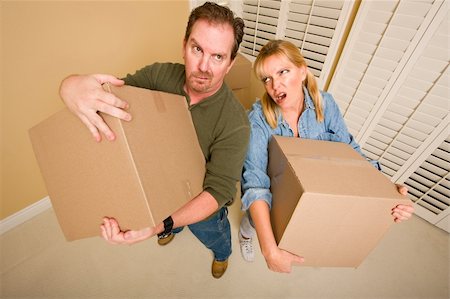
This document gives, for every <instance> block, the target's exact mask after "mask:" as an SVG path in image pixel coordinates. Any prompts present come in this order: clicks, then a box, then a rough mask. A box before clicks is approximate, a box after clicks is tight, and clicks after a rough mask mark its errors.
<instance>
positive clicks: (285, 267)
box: [264, 247, 304, 273]
mask: <svg viewBox="0 0 450 299" xmlns="http://www.w3.org/2000/svg"><path fill="white" fill-rule="evenodd" d="M264 258H265V259H266V263H267V267H268V268H269V269H270V270H271V271H274V272H280V273H291V268H292V265H300V264H301V263H303V262H304V258H303V257H301V256H298V255H295V254H292V253H290V252H287V251H285V250H282V249H280V248H278V247H275V248H274V249H273V250H271V251H270V252H269V253H267V254H265V255H264Z"/></svg>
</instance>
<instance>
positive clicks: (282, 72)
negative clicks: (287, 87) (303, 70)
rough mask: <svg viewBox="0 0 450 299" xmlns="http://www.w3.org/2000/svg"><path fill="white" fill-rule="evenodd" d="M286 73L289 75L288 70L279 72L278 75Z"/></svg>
mask: <svg viewBox="0 0 450 299" xmlns="http://www.w3.org/2000/svg"><path fill="white" fill-rule="evenodd" d="M286 73H289V70H282V71H281V72H280V74H282V75H283V74H286Z"/></svg>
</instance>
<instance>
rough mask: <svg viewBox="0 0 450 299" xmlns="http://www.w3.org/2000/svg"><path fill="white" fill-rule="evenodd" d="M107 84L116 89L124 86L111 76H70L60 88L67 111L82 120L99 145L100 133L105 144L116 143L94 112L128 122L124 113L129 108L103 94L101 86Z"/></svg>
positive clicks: (106, 126)
mask: <svg viewBox="0 0 450 299" xmlns="http://www.w3.org/2000/svg"><path fill="white" fill-rule="evenodd" d="M106 82H108V83H111V84H112V85H116V86H122V85H123V84H124V81H123V80H120V79H117V78H116V77H114V76H110V75H102V74H93V75H72V76H69V77H67V78H66V79H64V80H63V82H62V83H61V87H60V95H61V98H62V99H63V101H64V103H65V104H66V105H67V108H69V110H70V111H72V113H74V114H75V115H76V116H78V117H79V118H80V119H81V121H82V122H83V123H84V124H85V125H86V127H87V128H88V129H89V131H90V132H91V134H92V136H93V137H94V139H95V140H96V141H101V139H102V137H101V134H100V133H103V134H104V135H105V136H106V138H107V139H108V140H114V139H115V135H114V133H113V132H112V131H111V129H110V128H109V127H108V125H107V124H106V123H105V121H104V120H103V119H102V118H101V117H100V115H99V114H98V113H97V112H103V113H106V114H109V115H111V116H114V117H117V118H120V119H123V120H127V121H129V120H131V115H130V114H129V113H127V112H125V111H124V110H123V109H127V108H128V103H127V102H125V101H123V100H121V99H119V98H118V97H116V96H115V95H113V94H112V93H109V92H107V91H105V90H103V87H102V84H103V83H106Z"/></svg>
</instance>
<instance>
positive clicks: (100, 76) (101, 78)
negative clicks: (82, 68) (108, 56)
mask: <svg viewBox="0 0 450 299" xmlns="http://www.w3.org/2000/svg"><path fill="white" fill-rule="evenodd" d="M92 76H93V77H94V78H95V79H96V80H97V81H98V82H99V83H100V84H103V83H106V82H108V83H111V84H113V85H116V86H122V85H124V84H125V82H124V81H123V80H121V79H118V78H116V77H114V76H112V75H108V74H93V75H92Z"/></svg>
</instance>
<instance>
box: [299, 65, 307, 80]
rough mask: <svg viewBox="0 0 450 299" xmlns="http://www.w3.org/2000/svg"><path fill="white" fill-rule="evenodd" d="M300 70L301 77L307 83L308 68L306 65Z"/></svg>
mask: <svg viewBox="0 0 450 299" xmlns="http://www.w3.org/2000/svg"><path fill="white" fill-rule="evenodd" d="M299 69H300V76H301V79H302V82H303V81H305V79H306V77H307V75H308V68H307V67H306V65H302V66H301V67H299Z"/></svg>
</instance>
